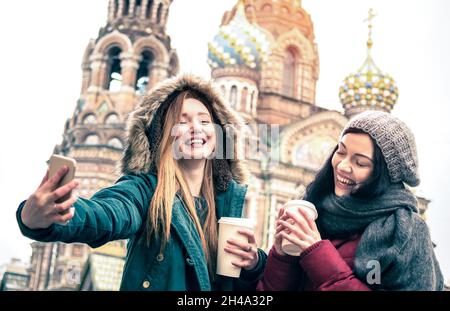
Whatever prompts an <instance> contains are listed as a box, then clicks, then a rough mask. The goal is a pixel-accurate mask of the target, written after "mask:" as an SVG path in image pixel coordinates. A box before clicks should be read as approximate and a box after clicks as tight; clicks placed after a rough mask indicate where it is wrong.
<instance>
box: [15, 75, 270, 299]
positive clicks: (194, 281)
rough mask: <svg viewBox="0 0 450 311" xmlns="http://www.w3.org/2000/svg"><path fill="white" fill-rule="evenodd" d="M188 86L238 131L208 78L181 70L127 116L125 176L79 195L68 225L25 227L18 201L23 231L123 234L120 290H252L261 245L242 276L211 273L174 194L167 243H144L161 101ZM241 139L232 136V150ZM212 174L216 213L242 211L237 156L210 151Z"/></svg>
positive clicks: (40, 237)
mask: <svg viewBox="0 0 450 311" xmlns="http://www.w3.org/2000/svg"><path fill="white" fill-rule="evenodd" d="M185 89H190V90H193V91H196V92H197V93H199V94H200V95H201V96H203V97H204V99H205V101H206V102H208V103H211V108H212V111H213V118H214V119H215V122H218V123H219V124H221V125H222V127H223V128H226V127H227V126H230V125H231V126H233V128H234V129H235V132H234V133H238V131H237V130H236V129H237V126H239V122H240V119H239V117H238V115H237V114H236V113H235V112H234V111H232V110H231V109H229V107H227V106H226V105H225V104H224V103H223V102H222V100H221V99H220V96H219V95H218V93H217V91H216V90H214V89H213V87H212V86H211V84H210V83H207V82H204V81H202V80H200V79H198V78H195V77H192V76H186V75H185V76H181V77H177V78H174V79H171V80H167V81H165V82H163V83H162V84H160V85H158V86H157V87H156V88H155V89H154V90H153V91H152V92H151V94H150V95H148V96H147V98H145V100H144V101H143V102H142V103H141V104H140V106H139V107H138V108H137V109H136V110H135V111H134V113H133V114H132V115H131V116H130V118H129V121H128V144H127V147H126V148H125V151H124V156H123V159H122V162H121V171H122V173H123V176H122V177H121V178H120V179H119V180H118V181H117V182H116V183H115V184H114V185H113V186H111V187H108V188H105V189H102V190H100V191H98V192H97V193H96V194H94V196H93V197H92V198H91V199H89V200H88V199H84V198H79V199H78V200H77V201H76V202H75V204H74V208H75V215H74V217H73V218H72V220H71V221H70V222H69V223H68V224H67V225H60V224H53V225H51V226H50V227H48V228H46V229H36V230H31V229H29V228H27V227H26V226H25V225H24V224H23V222H22V220H21V217H20V215H21V211H22V208H23V206H24V204H25V201H24V202H22V203H21V204H20V206H19V208H18V210H17V213H16V216H17V221H18V224H19V227H20V230H21V232H22V233H23V235H25V236H27V237H29V238H31V239H34V240H37V241H42V242H50V241H61V242H65V243H72V242H81V243H86V244H88V245H89V246H91V247H94V248H95V247H99V246H101V245H103V244H105V243H107V242H109V241H114V240H122V239H128V244H127V256H126V262H125V267H124V272H123V276H122V283H121V287H120V289H121V290H180V291H184V290H202V291H203V290H254V289H255V288H256V284H257V281H258V280H259V278H260V277H261V276H262V273H263V270H264V266H265V262H266V257H267V256H266V254H265V253H264V251H262V250H261V249H259V250H258V255H259V261H258V264H257V266H256V267H255V268H254V269H253V270H251V271H247V270H244V269H243V270H242V272H241V276H240V278H238V279H235V278H229V277H224V276H219V275H216V276H215V281H214V282H213V281H212V280H211V277H210V275H209V273H208V268H207V263H206V260H205V256H204V253H203V249H202V246H201V241H200V237H199V234H198V232H197V230H196V228H195V225H194V223H193V221H192V220H191V219H190V216H189V215H188V213H187V211H186V209H185V208H184V206H183V203H182V201H181V199H180V197H179V196H178V195H176V197H175V200H174V204H173V207H172V209H173V210H172V222H171V231H170V234H171V237H170V240H169V242H168V244H167V245H166V247H165V249H164V251H163V252H162V253H160V246H161V245H160V242H159V241H153V242H152V243H150V246H147V243H146V238H147V237H146V234H147V232H146V230H145V226H146V222H147V215H148V209H149V206H150V202H151V199H152V196H153V193H154V190H155V189H156V185H157V177H156V176H157V175H156V173H157V168H156V166H155V165H154V164H155V163H154V157H153V155H155V154H156V152H157V148H158V146H159V139H160V137H162V135H161V133H162V126H163V124H162V120H164V116H165V111H167V107H166V106H167V105H165V103H166V102H168V99H169V98H172V96H175V95H176V93H177V92H180V91H182V90H185ZM236 135H238V134H236ZM226 139H227V137H224V141H226ZM238 142H239V140H235V141H234V144H235V145H234V147H235V150H238V147H237V145H236V144H237V143H238ZM213 178H214V185H215V194H216V196H215V203H216V214H217V219H220V217H241V215H242V210H243V205H244V202H245V194H246V190H247V186H246V185H245V182H246V180H247V172H246V170H245V165H243V163H242V160H239V158H238V157H236V158H233V159H214V160H213Z"/></svg>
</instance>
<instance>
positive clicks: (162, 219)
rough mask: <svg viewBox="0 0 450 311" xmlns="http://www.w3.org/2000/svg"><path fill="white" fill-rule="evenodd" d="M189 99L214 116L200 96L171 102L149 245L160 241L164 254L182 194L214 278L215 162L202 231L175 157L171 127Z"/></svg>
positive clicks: (207, 177) (205, 191) (206, 179)
mask: <svg viewBox="0 0 450 311" xmlns="http://www.w3.org/2000/svg"><path fill="white" fill-rule="evenodd" d="M186 98H195V99H198V100H200V101H202V102H203V104H204V105H205V106H206V107H207V109H208V111H209V112H210V114H211V118H212V117H213V114H212V111H211V108H210V107H209V105H207V104H206V103H205V102H204V100H201V99H200V98H199V96H196V95H195V94H194V93H193V92H191V91H183V92H181V93H180V94H179V95H178V96H177V97H176V98H175V99H174V100H173V101H172V102H171V103H169V107H168V109H167V112H166V116H165V118H164V125H163V127H164V129H163V135H162V138H161V143H160V146H159V150H158V153H159V154H158V156H157V157H156V165H157V167H158V184H157V186H156V189H155V193H154V195H153V198H152V200H151V203H150V208H149V210H148V220H147V224H146V229H147V244H148V245H150V243H151V241H152V239H153V238H156V239H161V249H160V252H161V253H162V252H163V250H164V248H165V246H166V244H167V243H168V241H169V239H170V225H171V219H172V205H173V202H174V199H175V196H176V193H177V192H178V191H180V192H181V199H182V202H183V206H184V207H185V209H186V211H187V213H188V214H189V216H190V217H191V219H192V221H193V222H194V225H195V227H196V229H197V231H198V234H199V236H200V239H201V243H202V248H203V251H204V254H205V258H206V262H207V264H208V270H209V272H210V275H211V276H214V274H215V272H214V271H215V261H216V256H217V219H216V205H215V200H214V198H215V195H214V182H213V171H212V162H211V161H212V160H209V159H207V160H206V164H205V171H204V174H203V181H202V187H201V193H202V196H203V197H204V198H205V200H206V202H207V205H208V206H207V207H206V206H204V207H203V208H207V209H208V212H207V215H206V220H205V223H204V226H203V228H202V226H201V224H200V220H199V218H198V216H197V212H196V208H195V202H194V197H193V196H192V194H191V192H190V189H189V186H188V184H187V183H186V180H185V178H184V176H183V173H182V171H181V170H180V167H179V164H178V162H177V161H176V160H175V159H174V156H173V154H172V144H173V142H174V140H175V137H173V136H172V133H171V131H172V128H173V127H174V126H176V125H177V124H178V122H179V119H180V114H181V109H182V105H183V102H184V100H185V99H186Z"/></svg>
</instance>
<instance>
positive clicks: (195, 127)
mask: <svg viewBox="0 0 450 311" xmlns="http://www.w3.org/2000/svg"><path fill="white" fill-rule="evenodd" d="M201 131H202V127H201V123H200V122H198V121H193V122H192V125H191V132H193V133H200V132H201Z"/></svg>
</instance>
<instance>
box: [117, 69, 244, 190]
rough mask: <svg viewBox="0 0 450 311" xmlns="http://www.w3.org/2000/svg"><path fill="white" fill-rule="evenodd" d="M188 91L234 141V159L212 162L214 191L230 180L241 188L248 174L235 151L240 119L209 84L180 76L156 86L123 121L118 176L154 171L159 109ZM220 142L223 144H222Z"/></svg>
mask: <svg viewBox="0 0 450 311" xmlns="http://www.w3.org/2000/svg"><path fill="white" fill-rule="evenodd" d="M187 89H192V90H194V91H197V92H199V93H200V94H202V96H204V97H205V98H206V100H207V101H208V102H209V103H210V105H211V108H212V111H213V113H214V115H215V118H217V120H218V121H219V122H220V124H221V126H222V129H223V130H224V133H225V129H226V128H228V127H231V128H232V129H233V133H234V135H235V141H234V143H233V144H232V145H233V147H234V151H235V157H234V159H214V160H213V175H214V184H215V186H216V189H217V190H221V191H225V190H226V189H227V187H228V183H229V181H230V180H231V179H234V180H235V181H236V182H238V183H241V184H246V183H247V181H248V171H247V168H246V165H245V164H244V160H243V157H242V156H241V155H240V154H239V151H241V150H243V148H242V146H240V145H239V144H241V143H242V140H241V139H240V138H241V137H240V135H241V134H240V130H241V129H242V126H243V123H242V119H241V118H240V116H239V115H238V114H237V113H236V112H235V111H233V110H232V109H231V108H230V107H229V106H228V105H226V104H225V103H224V101H223V99H222V97H221V95H220V93H219V92H218V90H216V89H215V88H214V87H213V86H212V83H211V82H207V81H204V80H202V79H200V78H198V77H195V76H192V75H180V76H177V77H174V78H170V79H167V80H165V81H163V82H161V83H159V84H158V85H156V86H155V87H154V88H153V89H152V90H151V92H150V93H149V95H147V96H146V97H144V98H143V100H142V102H141V103H140V104H139V105H138V107H137V108H136V109H135V110H134V111H133V112H132V113H131V114H130V116H129V118H128V121H127V144H126V147H125V150H124V153H123V156H122V160H121V164H120V170H121V173H122V174H139V173H148V172H152V171H156V170H157V168H156V165H155V154H157V151H158V148H159V143H160V139H161V137H162V135H161V134H162V124H163V121H162V114H161V113H158V112H159V110H161V109H158V108H160V107H162V108H164V105H165V104H166V102H167V101H168V98H169V97H172V96H173V95H176V93H178V92H181V91H183V90H187ZM223 141H224V142H225V141H226V140H223Z"/></svg>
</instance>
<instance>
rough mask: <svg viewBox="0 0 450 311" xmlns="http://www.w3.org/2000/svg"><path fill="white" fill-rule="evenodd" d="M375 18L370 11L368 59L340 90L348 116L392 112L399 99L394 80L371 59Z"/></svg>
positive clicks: (344, 82)
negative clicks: (362, 112) (373, 21)
mask: <svg viewBox="0 0 450 311" xmlns="http://www.w3.org/2000/svg"><path fill="white" fill-rule="evenodd" d="M373 17H374V15H373V13H372V9H370V11H369V19H368V20H369V39H368V41H367V58H366V60H365V61H364V64H363V65H362V66H361V67H360V68H359V69H358V71H357V72H356V74H351V75H348V76H347V77H346V78H345V79H344V81H343V83H342V85H341V87H340V89H339V99H340V101H341V103H342V105H343V106H344V108H345V110H346V114H347V115H351V114H354V113H358V112H361V111H362V110H368V109H372V110H383V111H387V112H390V111H391V110H392V108H393V107H394V105H395V103H396V101H397V98H398V88H397V85H396V83H395V81H394V79H393V78H392V77H391V76H390V75H388V74H386V73H384V72H382V71H381V70H380V69H379V68H378V67H377V66H376V65H375V62H374V61H373V59H372V57H371V48H372V45H373V42H372V39H371V35H372V24H371V21H372V18H373Z"/></svg>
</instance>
